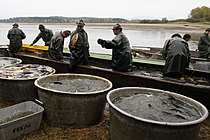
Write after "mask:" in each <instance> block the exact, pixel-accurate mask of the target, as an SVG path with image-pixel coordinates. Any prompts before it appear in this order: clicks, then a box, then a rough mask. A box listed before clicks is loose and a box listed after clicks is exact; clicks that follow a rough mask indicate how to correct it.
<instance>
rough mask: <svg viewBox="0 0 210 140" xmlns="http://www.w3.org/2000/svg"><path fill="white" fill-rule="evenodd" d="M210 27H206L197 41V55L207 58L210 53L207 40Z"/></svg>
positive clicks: (209, 41) (209, 42) (209, 45)
mask: <svg viewBox="0 0 210 140" xmlns="http://www.w3.org/2000/svg"><path fill="white" fill-rule="evenodd" d="M209 33H210V28H207V29H206V30H205V32H204V33H203V34H202V35H201V37H200V40H199V42H198V50H199V52H198V57H199V58H208V57H209V54H210V40H209Z"/></svg>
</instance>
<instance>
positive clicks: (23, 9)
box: [0, 0, 210, 19]
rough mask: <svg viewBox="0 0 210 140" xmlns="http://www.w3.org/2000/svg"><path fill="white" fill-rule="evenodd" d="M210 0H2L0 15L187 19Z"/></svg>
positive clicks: (2, 17) (2, 16) (209, 2)
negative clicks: (192, 12) (194, 10)
mask: <svg viewBox="0 0 210 140" xmlns="http://www.w3.org/2000/svg"><path fill="white" fill-rule="evenodd" d="M201 6H208V7H210V0H1V4H0V18H1V19H5V18H12V17H27V16H30V17H31V16H38V17H46V16H64V17H111V18H113V17H115V18H126V19H131V18H140V19H162V18H163V17H166V18H167V19H183V18H184V19H186V18H188V15H189V14H190V11H191V10H192V9H194V8H196V7H201Z"/></svg>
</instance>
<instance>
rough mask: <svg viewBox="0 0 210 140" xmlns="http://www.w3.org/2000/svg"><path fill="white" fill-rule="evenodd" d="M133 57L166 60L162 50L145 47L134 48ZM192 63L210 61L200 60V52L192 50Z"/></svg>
mask: <svg viewBox="0 0 210 140" xmlns="http://www.w3.org/2000/svg"><path fill="white" fill-rule="evenodd" d="M132 53H133V56H135V57H139V58H146V59H158V60H164V59H163V57H162V48H158V47H143V46H132ZM190 53H191V62H192V63H195V61H209V60H208V59H204V58H198V50H191V51H190Z"/></svg>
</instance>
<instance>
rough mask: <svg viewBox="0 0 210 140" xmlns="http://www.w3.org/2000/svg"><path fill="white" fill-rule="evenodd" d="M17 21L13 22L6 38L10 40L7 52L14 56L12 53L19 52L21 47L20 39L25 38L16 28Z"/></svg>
mask: <svg viewBox="0 0 210 140" xmlns="http://www.w3.org/2000/svg"><path fill="white" fill-rule="evenodd" d="M18 27H19V25H18V24H17V23H15V24H13V28H12V29H10V30H9V32H8V34H7V38H8V39H9V41H10V45H9V52H10V53H11V54H12V56H14V53H17V52H20V51H21V49H22V40H23V39H25V38H26V35H25V34H24V32H23V31H22V30H21V29H19V28H18Z"/></svg>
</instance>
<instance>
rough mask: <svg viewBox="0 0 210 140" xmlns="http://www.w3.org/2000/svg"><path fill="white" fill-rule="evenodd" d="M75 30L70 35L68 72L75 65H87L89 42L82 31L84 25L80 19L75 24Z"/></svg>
mask: <svg viewBox="0 0 210 140" xmlns="http://www.w3.org/2000/svg"><path fill="white" fill-rule="evenodd" d="M76 25H77V28H76V30H75V31H74V32H73V33H72V34H71V37H70V43H69V50H70V52H71V54H70V70H73V69H74V67H75V66H76V65H88V57H89V56H90V54H89V42H88V35H87V33H86V32H85V30H84V26H85V23H84V21H83V20H82V19H81V20H79V21H78V22H76Z"/></svg>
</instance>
